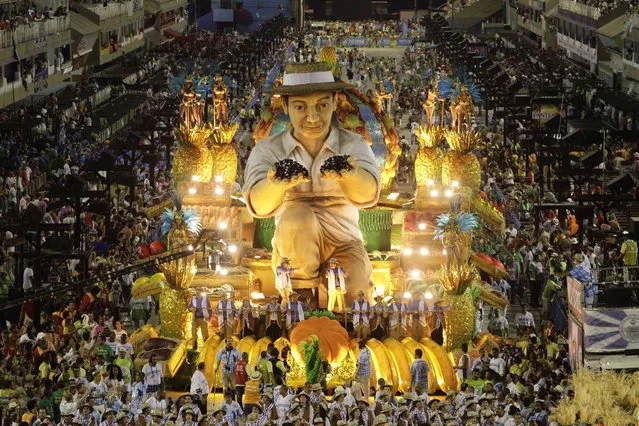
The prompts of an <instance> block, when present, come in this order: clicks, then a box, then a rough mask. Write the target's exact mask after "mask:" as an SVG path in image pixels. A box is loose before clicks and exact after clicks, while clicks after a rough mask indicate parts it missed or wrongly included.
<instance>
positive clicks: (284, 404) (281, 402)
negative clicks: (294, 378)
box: [274, 385, 295, 419]
mask: <svg viewBox="0 0 639 426" xmlns="http://www.w3.org/2000/svg"><path fill="white" fill-rule="evenodd" d="M294 399H295V395H293V394H292V393H291V392H289V389H288V386H286V385H280V386H279V392H277V393H276V394H275V401H274V402H275V409H276V410H277V416H278V417H279V418H280V419H283V418H285V417H286V413H287V412H288V411H289V410H290V409H291V405H292V404H293V400H294Z"/></svg>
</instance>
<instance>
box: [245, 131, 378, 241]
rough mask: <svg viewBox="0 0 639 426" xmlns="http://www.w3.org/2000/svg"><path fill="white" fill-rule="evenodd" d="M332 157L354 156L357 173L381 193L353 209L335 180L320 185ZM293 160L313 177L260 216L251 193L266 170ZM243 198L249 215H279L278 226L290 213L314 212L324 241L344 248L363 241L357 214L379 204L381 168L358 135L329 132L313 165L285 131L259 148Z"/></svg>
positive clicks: (249, 164) (249, 167) (253, 156)
mask: <svg viewBox="0 0 639 426" xmlns="http://www.w3.org/2000/svg"><path fill="white" fill-rule="evenodd" d="M334 155H350V156H351V157H353V159H354V160H355V161H356V162H357V165H358V167H360V168H362V169H364V170H366V171H367V172H369V173H370V174H371V175H372V176H373V177H374V178H375V181H376V183H377V193H376V195H375V197H373V198H372V199H371V200H370V201H369V202H366V203H361V204H354V203H352V202H351V201H350V200H347V199H346V197H345V196H344V192H343V191H342V188H341V186H340V184H339V182H337V181H335V180H328V179H322V178H321V174H320V167H321V166H322V164H324V161H326V160H327V159H328V158H330V157H332V156H334ZM286 158H289V159H291V160H295V161H297V162H298V163H300V164H302V165H303V166H304V167H306V168H307V169H308V170H309V172H310V175H311V181H310V182H304V183H301V184H299V185H297V186H295V187H294V188H291V189H289V190H288V191H287V192H286V196H285V198H284V202H283V203H282V205H281V206H280V208H279V209H277V210H276V211H274V212H271V213H270V214H268V215H265V216H260V215H258V214H257V213H256V212H255V210H254V209H253V206H252V205H251V201H250V196H249V193H250V191H251V188H253V186H254V185H255V184H257V183H258V182H259V181H261V180H262V179H265V178H266V175H267V173H268V170H269V169H270V168H271V167H273V165H274V164H275V163H276V162H277V161H280V160H284V159H286ZM244 181H245V184H244V188H243V193H244V198H245V199H246V200H247V206H248V209H249V212H250V213H251V214H252V215H253V216H256V217H268V216H272V215H275V222H276V224H277V223H278V219H279V218H280V217H281V215H282V214H283V213H284V212H285V211H286V210H287V209H289V208H291V207H293V206H295V205H297V204H299V203H303V204H305V205H307V206H308V207H310V208H311V209H312V210H313V212H314V213H315V215H316V217H317V219H318V221H319V222H320V223H321V225H322V229H323V236H324V237H325V238H327V239H328V240H329V241H331V242H332V243H333V244H336V245H341V244H343V243H344V242H347V241H353V240H357V241H361V240H362V234H361V232H360V230H359V225H358V222H359V211H358V209H359V208H366V207H372V206H374V205H375V204H376V203H377V199H378V198H379V192H380V190H381V178H380V174H379V166H378V164H377V162H376V159H375V156H374V154H373V151H372V150H371V148H370V146H369V145H368V143H367V142H366V140H365V139H364V138H363V137H361V136H360V135H358V134H356V133H353V132H350V131H347V130H343V129H339V128H336V127H332V128H331V132H330V134H329V135H328V138H327V139H326V141H325V142H324V145H323V146H322V148H321V149H320V151H319V153H318V154H317V156H316V157H315V159H313V157H312V156H311V155H310V154H309V152H308V151H307V150H306V149H305V148H304V147H303V146H302V144H300V143H299V142H298V141H296V140H295V138H293V136H292V135H291V131H290V130H288V131H285V132H282V133H280V134H278V135H275V136H271V137H269V138H266V139H264V140H262V141H260V142H258V143H257V144H256V145H255V147H254V148H253V151H252V152H251V155H250V156H249V159H248V162H247V165H246V172H245V176H244Z"/></svg>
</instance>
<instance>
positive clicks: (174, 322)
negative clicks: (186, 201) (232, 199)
mask: <svg viewBox="0 0 639 426" xmlns="http://www.w3.org/2000/svg"><path fill="white" fill-rule="evenodd" d="M173 205H174V208H173V210H169V209H165V211H164V213H163V214H162V233H163V234H164V235H166V239H167V250H169V251H172V250H175V251H178V252H179V251H183V250H189V249H190V250H191V251H192V252H193V254H190V255H188V256H185V257H181V258H179V259H175V260H172V261H170V262H166V263H162V264H161V265H160V269H161V270H162V272H163V273H164V276H165V278H166V283H167V286H166V287H165V288H164V289H163V290H162V292H161V293H160V323H161V327H162V336H165V337H175V338H178V339H185V338H187V337H188V335H187V328H188V325H189V324H190V320H191V313H190V312H189V311H188V306H189V299H190V295H189V290H188V289H189V287H190V286H191V281H192V280H193V277H194V276H195V273H196V272H197V267H196V265H195V254H194V253H195V252H194V251H193V248H192V247H190V246H189V245H190V244H192V243H193V242H194V241H195V240H196V238H197V235H198V234H199V233H200V232H201V230H202V226H201V223H200V217H199V215H198V214H197V213H196V212H195V211H194V210H193V209H188V210H186V211H184V210H183V209H182V198H181V197H179V196H176V197H174V199H173Z"/></svg>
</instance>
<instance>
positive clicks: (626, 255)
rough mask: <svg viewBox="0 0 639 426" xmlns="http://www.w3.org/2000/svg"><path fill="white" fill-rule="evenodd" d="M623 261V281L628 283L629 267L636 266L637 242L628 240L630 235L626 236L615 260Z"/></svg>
mask: <svg viewBox="0 0 639 426" xmlns="http://www.w3.org/2000/svg"><path fill="white" fill-rule="evenodd" d="M622 259H623V279H624V281H626V282H628V281H630V270H629V269H628V267H629V266H637V242H636V241H634V240H633V239H631V238H630V234H627V235H626V240H625V241H624V242H623V244H621V249H620V250H619V257H618V258H617V260H622Z"/></svg>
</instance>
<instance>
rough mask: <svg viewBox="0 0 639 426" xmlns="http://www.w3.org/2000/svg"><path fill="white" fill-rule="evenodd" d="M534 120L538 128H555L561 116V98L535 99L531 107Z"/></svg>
mask: <svg viewBox="0 0 639 426" xmlns="http://www.w3.org/2000/svg"><path fill="white" fill-rule="evenodd" d="M531 110H532V117H531V118H532V120H533V121H534V122H535V124H536V125H537V127H539V128H543V127H553V126H556V125H555V121H557V120H559V115H560V114H561V98H554V97H552V98H535V99H533V100H532V105H531Z"/></svg>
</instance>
